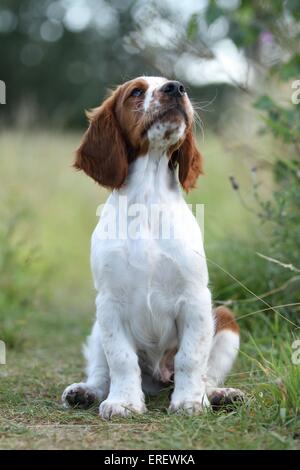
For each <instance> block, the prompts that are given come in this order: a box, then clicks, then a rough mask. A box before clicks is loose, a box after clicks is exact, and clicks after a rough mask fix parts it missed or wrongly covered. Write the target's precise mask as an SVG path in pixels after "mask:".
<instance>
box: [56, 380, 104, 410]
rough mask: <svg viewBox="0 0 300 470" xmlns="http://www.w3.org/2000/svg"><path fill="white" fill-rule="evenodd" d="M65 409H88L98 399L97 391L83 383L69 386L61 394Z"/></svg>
mask: <svg viewBox="0 0 300 470" xmlns="http://www.w3.org/2000/svg"><path fill="white" fill-rule="evenodd" d="M61 399H62V402H63V405H64V407H65V408H88V407H89V406H91V405H92V404H93V403H94V402H95V401H96V400H98V399H99V393H98V391H97V390H96V389H95V388H93V387H90V386H88V385H87V384H85V383H84V382H80V383H74V384H72V385H69V386H68V387H67V388H66V389H65V391H64V392H63V394H62V397H61Z"/></svg>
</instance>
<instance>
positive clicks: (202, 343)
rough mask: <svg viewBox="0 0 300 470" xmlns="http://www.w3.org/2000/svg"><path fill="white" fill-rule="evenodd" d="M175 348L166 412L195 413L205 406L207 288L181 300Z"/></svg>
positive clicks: (209, 323) (209, 326)
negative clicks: (167, 409) (172, 385)
mask: <svg viewBox="0 0 300 470" xmlns="http://www.w3.org/2000/svg"><path fill="white" fill-rule="evenodd" d="M176 322H177V327H178V335H179V349H178V352H177V354H176V356H175V364H174V366H175V387H174V392H173V394H172V399H171V404H170V408H169V409H170V411H172V412H177V411H180V410H184V411H186V412H188V413H189V414H194V413H199V412H201V411H202V410H203V408H204V407H207V406H209V402H208V399H207V396H206V393H205V388H206V384H205V380H206V372H207V362H208V357H209V353H210V349H211V344H212V339H213V330H214V326H213V316H212V307H211V294H210V291H209V289H202V290H201V291H200V292H199V293H198V294H197V297H193V298H192V297H190V298H189V299H186V300H185V301H184V302H182V305H181V308H180V311H179V314H178V316H177V319H176Z"/></svg>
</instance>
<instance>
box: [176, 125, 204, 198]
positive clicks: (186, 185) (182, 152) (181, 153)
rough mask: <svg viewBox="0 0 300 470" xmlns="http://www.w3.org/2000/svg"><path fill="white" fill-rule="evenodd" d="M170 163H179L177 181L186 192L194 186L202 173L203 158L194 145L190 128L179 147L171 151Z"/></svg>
mask: <svg viewBox="0 0 300 470" xmlns="http://www.w3.org/2000/svg"><path fill="white" fill-rule="evenodd" d="M171 162H172V164H173V165H174V164H175V165H176V164H177V163H178V165H179V181H180V183H181V185H182V187H183V189H184V190H185V191H186V192H188V191H189V190H190V189H192V188H194V187H195V185H196V181H197V178H198V176H199V175H201V174H203V167H202V163H203V158H202V155H201V153H200V152H199V150H198V149H197V147H196V141H195V138H194V136H193V133H192V130H191V129H189V130H188V132H187V134H186V136H185V139H184V141H183V142H182V144H181V145H180V147H179V148H178V149H177V150H175V151H174V152H173V153H172V157H171Z"/></svg>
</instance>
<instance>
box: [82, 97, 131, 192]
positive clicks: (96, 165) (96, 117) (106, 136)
mask: <svg viewBox="0 0 300 470" xmlns="http://www.w3.org/2000/svg"><path fill="white" fill-rule="evenodd" d="M114 101H115V98H114V96H111V97H110V98H108V99H107V100H106V101H105V102H104V103H103V104H102V105H101V106H100V107H99V108H96V109H95V110H93V111H92V112H89V113H87V116H88V118H89V121H90V125H89V128H88V130H87V131H86V132H85V134H84V136H83V139H82V141H81V144H80V147H79V148H78V150H77V151H76V160H75V163H74V167H75V168H77V169H78V170H83V171H84V172H85V173H86V174H87V175H88V176H90V177H91V178H93V179H94V180H95V181H97V183H99V184H101V185H102V186H105V187H108V188H112V189H114V188H119V187H120V186H122V184H123V183H124V180H125V178H126V176H127V172H128V160H127V148H126V144H125V141H124V138H123V136H122V134H121V130H120V128H119V124H118V122H117V119H116V116H115V114H114Z"/></svg>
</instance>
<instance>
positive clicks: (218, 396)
mask: <svg viewBox="0 0 300 470" xmlns="http://www.w3.org/2000/svg"><path fill="white" fill-rule="evenodd" d="M209 401H210V404H211V406H212V409H213V410H214V411H219V410H222V409H225V410H227V411H231V410H232V409H234V408H235V407H236V405H238V404H242V403H243V402H244V401H245V394H244V392H242V390H240V389H239V388H216V389H215V390H213V391H212V392H211V394H210V395H209Z"/></svg>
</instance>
